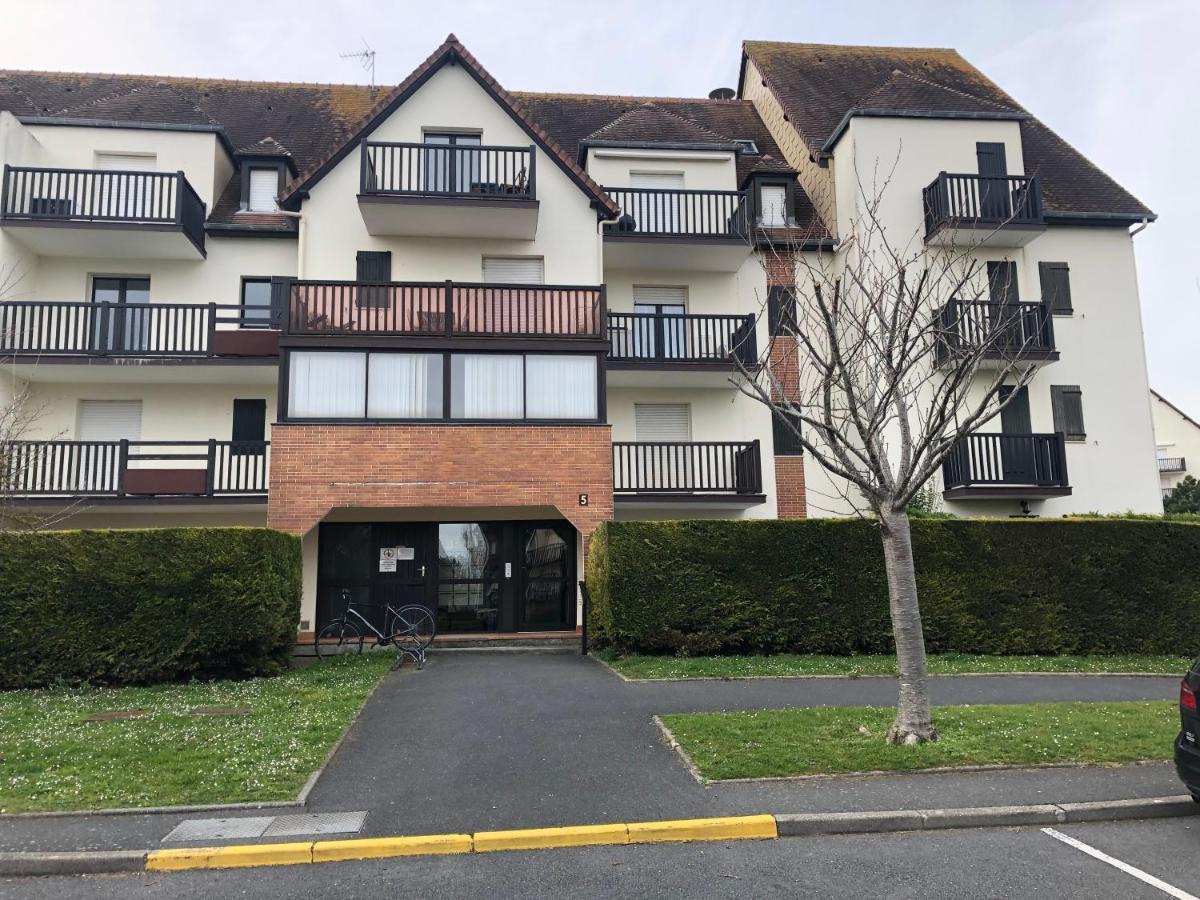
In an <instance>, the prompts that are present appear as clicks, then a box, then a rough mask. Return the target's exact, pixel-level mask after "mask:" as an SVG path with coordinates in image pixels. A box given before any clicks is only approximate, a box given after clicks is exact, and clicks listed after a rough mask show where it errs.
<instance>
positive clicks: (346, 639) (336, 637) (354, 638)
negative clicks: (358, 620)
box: [313, 619, 363, 659]
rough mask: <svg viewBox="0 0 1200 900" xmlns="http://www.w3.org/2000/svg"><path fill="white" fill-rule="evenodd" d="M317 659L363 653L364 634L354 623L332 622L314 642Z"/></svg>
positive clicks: (340, 620)
mask: <svg viewBox="0 0 1200 900" xmlns="http://www.w3.org/2000/svg"><path fill="white" fill-rule="evenodd" d="M313 645H314V646H315V648H316V653H317V659H321V658H322V657H326V656H339V655H341V654H343V653H362V647H363V638H362V632H360V631H359V630H358V628H357V627H355V625H354V623H353V622H347V621H346V620H345V619H339V620H337V621H336V622H330V623H329V624H328V625H326V626H325V627H324V628H322V629H321V630H320V631H319V632H317V636H316V638H315V639H314V641H313Z"/></svg>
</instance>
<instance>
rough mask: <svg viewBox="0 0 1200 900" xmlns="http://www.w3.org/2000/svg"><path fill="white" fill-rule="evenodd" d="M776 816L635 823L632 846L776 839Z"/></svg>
mask: <svg viewBox="0 0 1200 900" xmlns="http://www.w3.org/2000/svg"><path fill="white" fill-rule="evenodd" d="M776 837H779V829H778V827H777V826H776V825H775V817H774V816H733V817H729V818H723V819H680V820H679V821H675V822H634V823H631V824H630V825H629V843H631V844H649V843H656V842H659V841H723V840H734V839H741V838H776Z"/></svg>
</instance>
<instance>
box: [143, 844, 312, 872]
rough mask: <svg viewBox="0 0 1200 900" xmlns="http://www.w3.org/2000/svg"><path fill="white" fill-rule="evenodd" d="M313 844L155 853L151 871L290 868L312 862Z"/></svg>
mask: <svg viewBox="0 0 1200 900" xmlns="http://www.w3.org/2000/svg"><path fill="white" fill-rule="evenodd" d="M312 847H313V842H312V841H304V842H303V843H296V844H235V845H233V846H230V847H195V848H191V849H181V850H154V851H151V852H150V853H149V854H148V855H147V856H146V871H148V872H178V871H182V870H184V869H237V868H241V867H243V866H289V865H295V864H297V863H310V862H312Z"/></svg>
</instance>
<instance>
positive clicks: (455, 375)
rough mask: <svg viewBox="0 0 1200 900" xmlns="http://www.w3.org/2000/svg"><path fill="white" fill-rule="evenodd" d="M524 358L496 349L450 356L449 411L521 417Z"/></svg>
mask: <svg viewBox="0 0 1200 900" xmlns="http://www.w3.org/2000/svg"><path fill="white" fill-rule="evenodd" d="M524 391H525V373H524V360H523V359H522V358H521V357H520V356H507V355H503V354H499V353H455V354H453V355H452V356H451V357H450V415H451V417H452V418H455V419H523V418H524V417H525V397H524Z"/></svg>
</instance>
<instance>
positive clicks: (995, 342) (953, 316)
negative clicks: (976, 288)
mask: <svg viewBox="0 0 1200 900" xmlns="http://www.w3.org/2000/svg"><path fill="white" fill-rule="evenodd" d="M938 325H939V328H940V334H939V335H938V338H939V340H938V347H937V353H938V361H939V362H944V361H945V360H946V359H949V358H951V357H953V356H954V355H956V354H958V353H962V352H970V351H972V350H976V349H978V348H981V347H982V348H983V350H984V353H985V355H987V356H999V357H1010V356H1011V357H1018V356H1022V355H1028V354H1043V355H1044V354H1047V353H1053V352H1054V349H1055V348H1054V317H1053V316H1052V315H1051V313H1050V308H1049V307H1048V306H1047V305H1046V304H1044V303H1039V302H1032V303H998V302H995V301H991V300H951V301H950V302H949V303H947V304H946V305H945V306H943V307H942V309H941V311H940V312H939V314H938Z"/></svg>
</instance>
